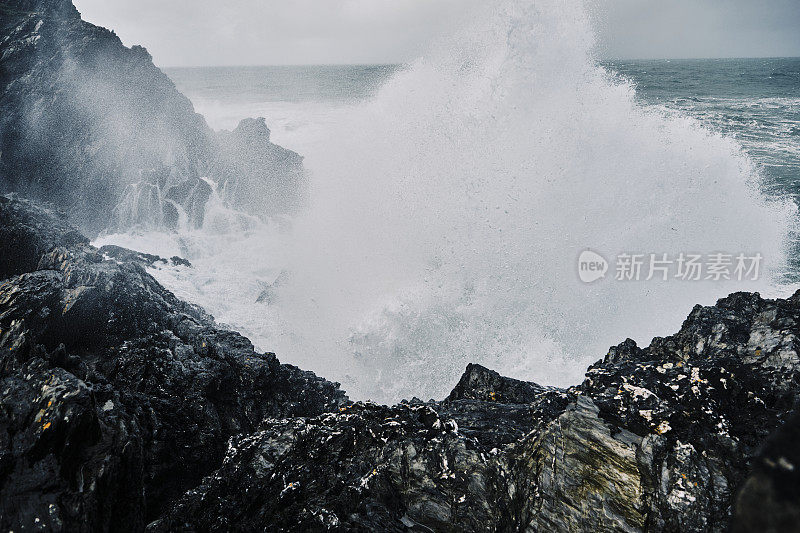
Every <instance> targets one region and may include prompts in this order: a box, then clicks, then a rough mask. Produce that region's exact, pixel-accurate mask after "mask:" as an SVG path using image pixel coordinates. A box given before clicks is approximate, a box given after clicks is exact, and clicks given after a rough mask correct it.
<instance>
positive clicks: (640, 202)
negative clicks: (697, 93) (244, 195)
mask: <svg viewBox="0 0 800 533" xmlns="http://www.w3.org/2000/svg"><path fill="white" fill-rule="evenodd" d="M498 5H499V6H500V7H498ZM480 11H481V12H479V13H476V15H475V17H474V23H473V24H472V25H471V26H469V27H466V28H464V29H463V30H462V31H459V32H456V34H455V35H453V36H452V37H451V38H450V39H449V40H448V39H445V40H443V42H442V43H441V44H440V45H438V47H437V48H436V50H434V51H432V52H431V53H430V54H429V55H427V56H426V57H425V58H424V59H420V60H418V61H416V62H415V63H414V64H413V65H412V66H411V68H410V69H408V70H406V71H403V72H400V73H398V74H396V75H395V77H394V78H393V79H392V80H391V81H390V82H389V83H388V84H387V85H386V86H385V87H384V88H383V89H382V91H381V92H380V94H379V95H378V96H377V97H376V98H375V99H374V101H372V102H370V103H369V104H367V105H363V106H359V107H355V108H351V109H349V110H348V113H347V114H346V116H343V114H337V115H336V120H332V121H330V122H328V123H326V124H325V125H324V135H315V136H314V138H313V139H311V140H306V141H305V146H304V152H303V155H304V156H305V157H306V166H307V168H308V169H309V170H310V172H311V175H312V201H311V205H310V206H309V208H308V209H307V210H306V212H305V213H304V214H303V215H302V216H301V217H299V218H298V219H297V220H295V221H293V230H292V233H291V236H289V235H287V234H286V232H283V231H280V230H277V229H276V227H275V225H274V224H273V225H262V226H255V225H254V226H251V227H249V228H247V229H246V230H244V231H238V232H231V233H230V234H221V233H220V232H219V231H216V232H214V231H210V228H211V226H209V228H206V229H204V230H202V231H200V232H188V233H185V234H184V235H181V236H180V237H179V239H180V240H182V243H181V244H180V246H182V247H183V248H182V249H183V250H184V251H185V252H188V259H190V260H191V261H193V263H194V265H195V268H194V269H190V270H187V269H184V270H180V271H178V270H175V269H172V270H169V269H166V270H162V271H160V272H157V275H158V276H159V278H160V279H161V280H162V282H164V283H165V284H166V285H167V286H170V287H172V288H174V289H177V290H178V293H179V295H180V296H183V297H185V298H187V299H189V300H192V301H195V302H197V303H199V304H201V305H204V306H205V307H206V308H207V309H208V310H209V311H210V312H212V313H213V314H215V316H217V318H218V319H220V320H222V321H223V322H228V323H230V324H232V325H233V326H235V327H238V328H240V329H242V330H243V331H244V332H245V333H247V334H250V335H251V336H253V337H254V341H255V342H256V343H257V345H259V346H260V347H261V348H262V349H270V350H274V351H276V352H277V353H278V355H279V357H280V358H281V360H282V361H285V362H290V363H293V364H298V365H299V366H301V367H303V368H307V369H311V370H314V371H317V372H318V373H319V374H321V375H323V376H325V377H327V378H329V379H333V380H338V381H341V382H342V383H343V386H344V388H345V389H346V390H347V391H348V392H349V393H350V394H351V396H352V397H355V398H358V399H365V398H372V399H375V400H380V401H390V402H391V401H396V400H399V399H400V398H403V397H411V396H419V397H425V398H427V397H435V398H441V397H443V396H444V395H445V394H446V393H447V392H448V391H449V390H450V389H451V388H452V386H453V385H454V384H455V382H456V381H457V379H458V376H459V375H460V373H461V372H462V371H463V369H464V367H465V366H466V365H467V363H469V362H477V363H482V364H484V365H487V366H490V367H492V368H494V369H496V370H498V371H500V372H501V373H503V374H506V375H511V376H513V377H516V378H521V379H530V380H534V381H538V382H540V383H545V384H557V385H569V384H573V383H577V382H579V381H580V379H581V376H582V374H583V372H584V370H585V367H586V365H587V364H588V363H589V362H591V361H594V360H597V359H599V358H601V357H602V356H603V355H604V354H605V350H606V349H607V347H608V346H609V345H611V344H616V343H618V342H620V341H622V340H623V339H625V338H626V337H632V338H634V339H636V340H637V341H639V342H640V343H644V344H646V343H647V342H649V340H650V338H651V337H652V336H654V335H663V334H669V333H671V332H674V331H675V330H676V329H677V328H678V327H679V326H680V323H681V321H682V320H683V319H684V318H685V317H686V315H687V313H688V312H689V311H690V309H691V307H692V306H693V305H694V304H695V303H704V304H709V303H713V301H714V300H715V299H716V298H718V297H721V296H723V295H725V294H727V293H728V292H732V291H734V290H765V291H766V290H772V291H775V290H778V291H780V289H775V286H774V283H773V280H772V279H771V276H772V275H774V274H776V273H777V272H779V271H780V269H782V268H783V267H784V255H785V250H784V246H785V240H786V235H787V232H788V230H789V227H790V224H791V221H792V220H793V215H794V212H793V210H792V208H791V207H790V206H789V205H788V204H777V203H774V202H773V203H770V202H768V201H767V200H766V199H764V197H763V196H762V195H761V194H760V193H759V192H758V173H757V171H756V169H755V168H754V166H753V164H752V162H751V161H750V160H749V159H748V158H747V157H746V156H745V155H744V154H743V152H742V150H741V148H740V147H739V146H738V145H737V144H736V142H734V141H733V140H731V139H727V138H724V137H722V136H720V135H718V134H715V133H711V132H709V131H708V130H705V129H703V128H702V127H701V126H700V125H699V123H698V122H696V121H694V120H692V119H689V118H686V117H682V116H678V115H675V114H665V113H664V112H660V111H657V110H650V109H647V108H644V107H642V106H641V105H639V104H637V103H636V102H635V99H634V94H633V90H632V88H631V87H629V86H627V85H624V84H620V82H618V81H613V80H612V78H611V77H610V76H608V75H607V73H606V72H605V71H604V70H603V69H601V68H599V67H598V66H596V63H595V62H594V61H593V58H592V57H591V50H592V46H593V37H592V31H591V27H590V23H589V20H588V18H587V16H586V13H585V11H584V10H583V9H582V8H581V7H580V6H579V5H578V3H576V2H572V3H564V2H560V1H556V0H539V1H537V2H535V3H533V2H529V1H524V0H505V1H503V2H500V3H499V4H498V3H491V6H487V7H486V8H483V9H481V10H480ZM209 224H211V222H209ZM134 247H136V246H134ZM586 248H591V249H593V250H596V251H599V252H601V253H603V254H605V255H606V256H607V257H612V256H614V255H615V254H618V253H620V252H640V253H651V252H652V253H674V254H676V253H679V252H703V253H710V252H715V251H724V252H729V253H737V252H747V253H755V252H759V253H761V254H762V255H763V256H764V258H765V271H766V274H767V275H765V276H763V277H762V279H761V280H760V281H758V282H753V283H738V282H737V283H732V282H731V283H711V282H680V281H675V280H671V281H668V282H657V281H650V282H638V283H637V282H630V283H624V282H618V281H614V280H613V279H606V280H604V281H600V282H597V283H594V284H584V283H582V282H581V281H580V279H579V278H578V275H577V271H576V260H577V257H578V255H579V254H580V252H581V251H583V250H584V249H586ZM143 251H150V250H147V249H144V250H143ZM184 255H186V254H184ZM284 269H286V270H287V271H288V272H290V275H289V276H288V278H287V279H288V281H287V282H285V283H283V284H281V285H280V286H279V287H276V288H275V289H274V294H275V297H274V298H273V303H271V304H256V303H254V302H255V299H256V298H257V296H258V294H259V292H260V291H261V290H262V289H263V288H264V287H265V286H266V285H268V284H270V283H271V282H272V281H274V280H275V279H276V278H277V276H278V274H279V273H280V272H281V271H282V270H284Z"/></svg>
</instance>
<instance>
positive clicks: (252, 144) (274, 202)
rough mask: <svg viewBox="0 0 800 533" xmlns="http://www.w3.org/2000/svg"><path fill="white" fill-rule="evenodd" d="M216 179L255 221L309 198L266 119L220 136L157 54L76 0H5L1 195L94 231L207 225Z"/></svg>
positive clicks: (0, 56)
mask: <svg viewBox="0 0 800 533" xmlns="http://www.w3.org/2000/svg"><path fill="white" fill-rule="evenodd" d="M201 178H210V179H211V180H212V183H216V184H217V186H218V187H219V192H220V194H221V195H223V197H224V199H225V200H227V201H229V202H230V203H231V204H232V205H233V206H234V207H237V208H240V209H242V210H245V211H247V212H249V213H251V214H254V215H272V214H276V213H285V212H287V211H291V210H292V209H294V208H296V207H297V205H298V204H299V203H300V201H301V198H302V196H303V194H304V179H303V171H302V159H301V158H300V156H298V155H297V154H296V153H294V152H291V151H289V150H285V149H283V148H281V147H279V146H276V145H274V144H272V143H271V142H270V141H269V130H268V129H267V128H266V126H265V125H264V124H263V120H262V121H260V122H259V121H253V120H251V121H247V122H244V123H243V124H242V125H240V127H239V128H238V129H237V130H236V131H234V132H231V133H223V134H216V133H214V132H212V131H211V129H210V128H209V127H208V126H207V125H206V123H205V121H204V119H203V118H202V117H201V116H200V115H198V114H196V113H195V112H194V110H193V108H192V104H191V103H190V102H189V100H188V99H187V98H185V97H184V96H183V95H181V94H180V93H179V92H178V91H177V90H176V88H175V86H174V84H173V83H172V81H170V79H169V78H168V77H167V76H166V75H165V74H163V73H162V72H161V71H160V70H159V69H158V68H156V67H155V66H154V65H153V63H152V60H151V57H150V55H149V54H148V53H147V51H146V50H145V49H144V48H142V47H139V46H134V47H133V48H126V47H125V46H123V44H122V42H121V41H120V39H119V38H118V37H117V36H116V35H115V34H114V33H113V32H112V31H109V30H106V29H103V28H99V27H97V26H94V25H92V24H89V23H87V22H84V21H83V20H81V18H80V14H79V13H78V11H77V10H76V9H75V8H74V6H73V5H72V3H71V1H70V0H2V1H0V191H2V190H4V191H6V192H8V191H17V192H20V193H24V194H25V195H27V196H29V197H31V198H38V199H41V200H47V201H50V202H53V203H55V204H56V205H58V206H59V207H61V208H63V209H64V210H66V212H67V213H68V215H69V217H70V220H71V221H72V222H73V223H75V224H77V225H79V226H80V227H81V228H82V229H84V230H85V231H88V232H90V234H93V233H96V232H98V231H100V230H103V229H127V228H129V227H132V226H137V225H138V226H145V227H150V228H175V227H176V225H177V224H178V220H179V213H180V212H181V211H183V212H184V213H185V214H186V217H187V218H188V220H189V221H190V223H191V224H194V225H200V224H202V222H203V216H204V206H205V203H206V201H207V200H208V199H209V197H210V195H211V194H212V188H211V187H212V186H211V185H209V183H208V182H207V181H205V180H202V179H201Z"/></svg>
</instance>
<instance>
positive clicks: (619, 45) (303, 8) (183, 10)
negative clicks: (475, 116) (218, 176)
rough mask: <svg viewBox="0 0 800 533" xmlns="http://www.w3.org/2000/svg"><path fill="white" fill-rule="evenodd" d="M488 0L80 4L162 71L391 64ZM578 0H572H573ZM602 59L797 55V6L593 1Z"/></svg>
mask: <svg viewBox="0 0 800 533" xmlns="http://www.w3.org/2000/svg"><path fill="white" fill-rule="evenodd" d="M481 1H486V0H293V1H291V2H286V1H285V0H281V1H278V0H228V1H227V2H224V3H222V2H219V1H218V0H213V1H212V0H76V2H75V3H76V5H77V7H78V9H80V10H81V12H82V13H83V14H84V17H85V18H86V19H88V20H90V21H92V22H95V23H97V24H100V25H103V26H106V27H109V28H113V29H114V30H116V31H117V33H118V34H119V35H120V37H121V38H122V39H123V41H124V42H125V43H126V44H128V45H131V44H143V45H145V46H146V47H147V48H148V49H149V50H150V52H151V53H152V54H153V56H154V58H155V61H156V63H157V64H159V65H161V66H178V65H267V64H302V63H390V62H403V61H408V60H410V59H412V58H414V57H417V56H418V55H419V54H420V53H422V52H423V51H424V49H425V47H426V45H427V44H428V43H429V42H430V41H431V40H432V39H434V38H435V36H436V35H438V34H439V33H440V32H441V31H442V30H443V29H444V28H445V27H447V26H448V25H452V24H456V23H457V21H458V20H459V17H460V16H461V15H462V14H463V13H464V11H466V10H467V9H468V6H469V4H470V3H478V2H481ZM569 1H578V0H569ZM592 11H593V13H594V18H595V20H596V21H597V27H598V36H599V53H600V55H602V56H606V57H637V58H638V57H742V56H779V55H800V30H798V28H800V1H798V0H762V1H759V2H755V1H753V0H595V3H594V4H593V9H592Z"/></svg>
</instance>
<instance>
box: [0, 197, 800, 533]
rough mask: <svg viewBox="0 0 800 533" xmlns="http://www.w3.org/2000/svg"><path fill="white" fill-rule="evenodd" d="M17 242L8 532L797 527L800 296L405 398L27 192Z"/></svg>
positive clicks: (7, 394)
mask: <svg viewBox="0 0 800 533" xmlns="http://www.w3.org/2000/svg"><path fill="white" fill-rule="evenodd" d="M0 252H2V253H0V259H2V260H0V277H2V279H3V282H2V285H0V429H1V430H0V511H2V512H0V528H3V529H13V530H22V529H26V528H34V527H40V528H42V529H52V530H74V529H79V530H99V531H105V530H110V529H121V530H130V531H142V530H144V529H148V530H150V531H208V530H218V529H222V530H234V531H252V530H284V531H308V530H310V531H322V530H338V531H350V530H356V531H378V530H379V531H408V530H412V531H414V530H418V531H485V530H486V529H491V530H496V531H521V530H526V531H547V530H553V531H725V530H727V529H729V528H730V527H731V526H732V527H733V528H734V529H735V530H737V531H761V530H763V531H784V530H786V529H787V528H789V530H791V529H792V528H794V527H796V524H797V521H796V518H797V516H798V515H799V514H800V512H799V511H798V509H800V506H799V505H798V501H800V500H798V497H797V494H798V490H800V489H798V487H800V483H798V477H797V476H798V474H797V472H798V470H797V468H798V464H800V457H798V455H797V450H796V442H795V441H796V438H797V432H798V429H797V428H798V420H800V419H798V418H797V415H794V416H793V417H792V413H793V412H794V410H795V407H796V391H797V388H798V380H800V374H798V369H799V368H800V357H799V356H798V352H797V346H798V344H797V335H798V333H800V294H797V295H795V296H793V297H791V298H789V299H786V300H765V299H762V298H761V297H760V296H759V295H757V294H747V293H737V294H733V295H731V296H729V297H728V298H724V299H722V300H720V301H719V302H718V303H717V305H715V306H713V307H700V306H697V307H696V308H695V309H694V310H693V311H692V313H691V314H690V315H689V317H688V318H687V320H686V322H685V323H684V324H683V327H682V328H681V330H680V331H679V332H678V333H677V334H675V335H673V336H671V337H667V338H663V339H662V338H657V339H654V340H653V342H652V344H651V345H650V346H649V347H647V348H644V349H642V348H639V347H638V346H636V344H635V343H634V342H633V341H630V340H628V341H625V342H623V343H622V344H620V345H619V346H616V347H613V348H612V349H610V350H609V352H608V354H607V355H606V357H605V358H604V359H603V360H602V361H598V362H597V363H596V364H595V365H593V366H592V367H590V368H589V370H588V372H587V374H586V380H585V381H584V382H583V383H582V384H580V385H578V386H575V387H572V388H570V389H566V390H561V389H557V388H552V387H542V386H540V385H537V384H534V383H527V382H523V381H518V380H513V379H509V378H504V377H502V376H500V375H499V374H497V373H496V372H492V371H490V370H488V369H485V368H482V367H480V366H477V365H470V366H469V367H468V368H467V371H466V372H465V374H464V375H463V376H462V378H461V380H460V381H459V383H458V384H457V385H456V386H455V388H454V390H453V392H452V393H451V394H450V395H449V396H448V398H447V399H445V400H444V401H440V402H435V401H431V402H422V401H420V400H416V399H415V400H412V401H411V402H404V403H401V404H400V405H396V406H394V407H388V406H381V405H375V404H371V403H367V404H363V403H355V404H352V403H346V399H345V397H344V395H343V393H342V392H341V391H339V389H338V388H337V387H336V385H335V384H331V383H328V382H326V381H324V380H322V379H320V378H317V377H316V376H314V375H313V374H310V373H307V372H302V371H301V370H299V369H296V368H294V367H290V366H286V365H281V364H280V363H279V362H278V361H277V359H276V358H275V356H274V355H272V354H263V355H261V354H256V353H255V352H254V351H253V348H252V345H251V344H250V343H249V342H248V341H247V340H246V339H244V338H242V337H241V336H239V335H238V334H236V333H233V332H230V331H226V330H222V329H220V328H219V327H218V326H216V325H215V324H214V322H213V320H212V319H211V318H210V317H208V316H207V315H206V314H205V313H204V312H203V311H202V310H200V309H198V308H196V307H194V306H191V305H188V304H186V303H183V302H180V301H179V300H177V299H176V298H175V297H174V296H173V295H172V294H171V293H169V292H168V291H166V290H164V289H163V288H162V287H160V286H159V285H158V283H157V282H156V281H155V280H154V279H153V278H151V277H150V276H149V275H148V274H147V273H146V271H145V270H144V266H145V265H148V264H151V263H152V262H153V261H158V260H160V258H155V257H149V256H145V255H142V254H137V253H135V252H131V251H127V250H124V249H113V248H109V249H106V250H105V251H104V252H102V253H101V252H100V251H98V250H96V249H94V248H93V247H91V246H90V245H89V244H88V243H87V241H86V239H85V238H84V237H83V236H81V235H80V234H79V233H78V232H76V231H75V230H74V229H72V228H71V227H70V226H69V225H68V224H66V223H65V221H64V219H63V217H59V216H58V215H56V214H55V213H53V212H52V211H49V210H46V209H42V208H40V207H37V206H35V205H34V204H31V203H30V202H27V201H24V200H19V199H16V198H5V197H0ZM12 252H13V253H12ZM787 420H789V421H788V422H786V421H787ZM732 517H735V518H734V519H733V521H732Z"/></svg>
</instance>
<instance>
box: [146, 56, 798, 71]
mask: <svg viewBox="0 0 800 533" xmlns="http://www.w3.org/2000/svg"><path fill="white" fill-rule="evenodd" d="M745 59H748V60H749V59H800V55H799V56H738V57H736V56H726V57H714V56H702V57H605V58H601V59H598V60H597V61H599V62H604V61H698V60H703V61H722V60H729V61H730V60H745ZM409 64H410V62H395V63H392V62H387V63H271V64H270V63H261V64H256V63H252V64H235V65H234V64H232V65H163V66H161V65H157V66H158V68H164V69H179V68H186V69H190V68H262V67H270V68H278V67H283V68H294V67H399V66H403V65H409Z"/></svg>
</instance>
